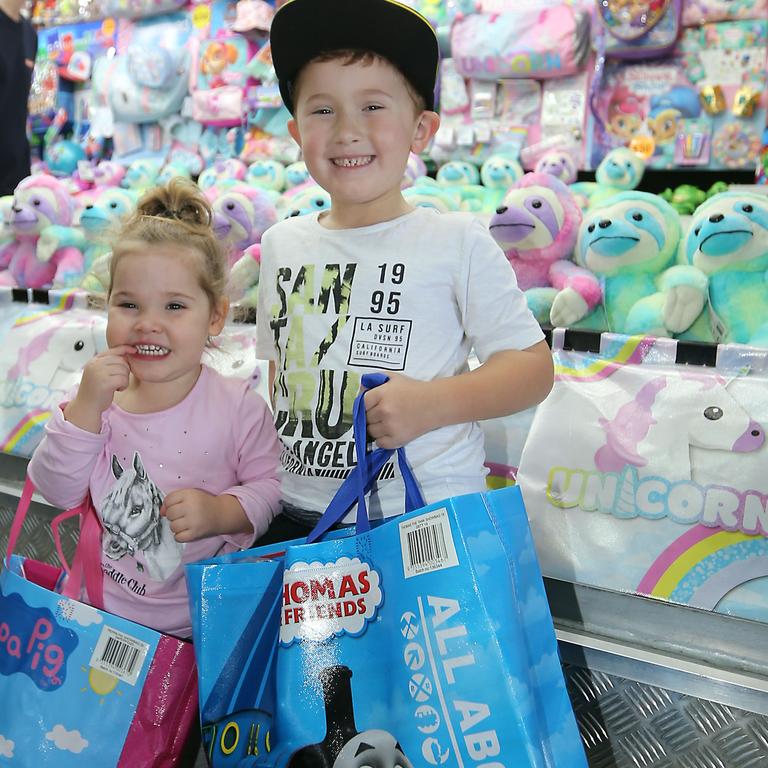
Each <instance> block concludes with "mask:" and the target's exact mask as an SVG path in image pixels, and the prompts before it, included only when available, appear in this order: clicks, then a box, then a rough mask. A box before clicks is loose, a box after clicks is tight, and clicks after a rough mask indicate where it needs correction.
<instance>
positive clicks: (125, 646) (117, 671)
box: [91, 627, 149, 685]
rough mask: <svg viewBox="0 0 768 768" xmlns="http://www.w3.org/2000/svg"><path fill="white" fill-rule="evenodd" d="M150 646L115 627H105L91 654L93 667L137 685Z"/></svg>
mask: <svg viewBox="0 0 768 768" xmlns="http://www.w3.org/2000/svg"><path fill="white" fill-rule="evenodd" d="M148 652H149V645H148V644H147V643H145V642H143V641H142V640H139V639H137V638H135V637H133V636H131V635H127V634H125V632H120V631H119V630H117V629H114V628H113V627H103V628H102V630H101V634H100V635H99V639H98V641H97V643H96V647H95V648H94V649H93V654H91V666H92V667H93V668H94V669H98V670H100V671H101V672H106V673H107V674H108V675H114V677H117V678H118V679H120V680H122V681H123V682H125V683H129V684H130V685H136V681H137V680H138V679H139V674H140V673H141V668H142V667H143V666H144V659H146V658H147V653H148Z"/></svg>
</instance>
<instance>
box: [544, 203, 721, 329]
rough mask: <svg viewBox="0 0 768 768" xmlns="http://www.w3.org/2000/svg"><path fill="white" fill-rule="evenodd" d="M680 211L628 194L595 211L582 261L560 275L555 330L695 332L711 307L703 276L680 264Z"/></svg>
mask: <svg viewBox="0 0 768 768" xmlns="http://www.w3.org/2000/svg"><path fill="white" fill-rule="evenodd" d="M680 234H681V233H680V221H679V216H678V214H677V212H676V211H675V210H674V208H672V206H671V205H669V203H667V202H666V201H665V200H662V199H661V198H660V197H658V196H657V195H651V194H649V193H647V192H638V191H630V192H620V193H618V194H616V196H615V197H614V198H613V199H612V200H611V202H610V203H606V204H604V205H603V206H602V207H600V208H598V209H595V210H592V211H589V212H588V213H587V215H586V216H585V217H584V220H583V221H582V223H581V227H580V228H579V235H578V238H577V241H576V249H575V252H574V257H575V261H576V264H575V265H574V264H567V263H566V264H564V266H563V268H562V269H561V270H560V271H559V272H558V273H557V274H556V275H554V276H553V278H552V283H553V285H554V286H555V287H556V288H558V289H559V293H558V294H557V296H556V297H555V299H554V302H553V304H552V310H551V312H550V321H551V322H552V325H555V326H564V327H574V326H576V327H581V328H591V329H594V330H608V331H613V332H616V333H626V334H636V333H642V334H648V335H654V336H668V335H670V334H671V333H679V332H682V331H684V330H686V329H687V328H689V327H690V326H691V324H692V323H693V322H694V320H695V319H696V318H697V317H698V315H699V313H700V312H701V310H702V308H703V306H704V301H705V282H706V281H702V275H701V273H700V272H699V271H698V270H696V269H694V268H692V267H689V266H685V265H673V262H674V259H675V255H676V252H677V247H678V243H679V241H680Z"/></svg>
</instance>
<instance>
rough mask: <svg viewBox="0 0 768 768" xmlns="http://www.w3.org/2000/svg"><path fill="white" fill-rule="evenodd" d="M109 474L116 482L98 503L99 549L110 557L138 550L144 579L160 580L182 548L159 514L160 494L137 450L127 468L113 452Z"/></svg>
mask: <svg viewBox="0 0 768 768" xmlns="http://www.w3.org/2000/svg"><path fill="white" fill-rule="evenodd" d="M112 474H113V475H114V476H115V479H116V482H115V484H114V485H113V486H112V489H111V490H110V492H109V493H108V494H107V495H106V496H105V497H104V501H103V502H102V506H101V520H102V524H103V526H104V535H103V538H102V550H103V551H104V554H106V556H107V557H109V558H110V559H112V560H120V558H122V557H124V556H125V555H129V556H131V557H134V558H137V555H138V554H139V553H141V555H140V557H139V558H137V561H136V565H137V567H138V569H139V570H143V569H144V568H146V571H147V576H148V578H150V579H153V580H155V581H162V580H164V579H166V578H167V577H168V576H170V574H172V573H173V572H174V571H175V570H176V569H177V568H178V567H179V564H180V563H181V553H182V549H183V545H182V544H179V543H178V542H177V541H176V539H175V538H174V535H173V532H172V531H171V527H170V525H169V523H168V520H167V519H166V518H164V517H161V516H160V507H161V506H162V503H163V493H162V491H161V490H160V489H159V488H158V487H157V486H156V485H155V484H154V483H153V482H152V480H151V478H150V477H149V475H148V474H147V471H146V470H145V469H144V465H143V464H142V462H141V456H140V455H139V454H138V452H136V453H134V455H133V467H132V468H130V469H124V468H123V467H122V465H121V464H120V462H119V461H118V458H117V456H115V455H113V456H112ZM141 560H143V565H142V564H141Z"/></svg>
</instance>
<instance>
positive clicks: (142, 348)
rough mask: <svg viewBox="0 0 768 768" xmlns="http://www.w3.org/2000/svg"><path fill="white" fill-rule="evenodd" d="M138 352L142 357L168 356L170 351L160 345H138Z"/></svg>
mask: <svg viewBox="0 0 768 768" xmlns="http://www.w3.org/2000/svg"><path fill="white" fill-rule="evenodd" d="M136 351H137V352H138V353H139V354H140V355H167V354H168V352H169V351H170V350H169V349H167V348H166V347H161V346H160V345H158V344H137V345H136Z"/></svg>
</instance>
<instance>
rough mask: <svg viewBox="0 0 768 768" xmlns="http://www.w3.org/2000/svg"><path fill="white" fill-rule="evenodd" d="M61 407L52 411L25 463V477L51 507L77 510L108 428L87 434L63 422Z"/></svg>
mask: <svg viewBox="0 0 768 768" xmlns="http://www.w3.org/2000/svg"><path fill="white" fill-rule="evenodd" d="M65 405H66V403H62V404H61V405H60V406H58V407H57V408H54V409H53V413H52V414H51V418H50V419H49V420H48V423H47V424H46V425H45V435H44V436H43V439H42V441H41V442H40V445H38V446H37V448H36V449H35V452H34V454H33V455H32V458H31V459H30V461H29V466H28V468H27V473H28V475H29V478H30V479H31V480H32V482H33V483H34V485H35V488H37V490H38V491H39V492H40V494H41V495H42V496H43V497H44V498H45V499H46V500H47V501H48V502H49V503H50V504H53V505H54V506H55V507H59V508H61V509H70V508H71V507H75V506H77V505H78V504H79V503H80V502H81V501H82V500H83V499H84V498H85V495H86V493H87V492H88V489H89V486H90V481H91V474H92V473H93V470H94V467H95V466H96V461H97V459H98V457H99V455H100V454H101V451H102V450H103V448H104V444H105V443H106V441H107V437H108V430H109V427H108V426H107V425H104V426H103V427H102V431H101V433H100V434H98V435H97V434H94V433H93V432H87V431H86V430H84V429H80V427H76V426H75V425H74V424H72V423H70V422H69V421H67V420H66V419H65V418H64V413H63V409H64V406H65Z"/></svg>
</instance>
